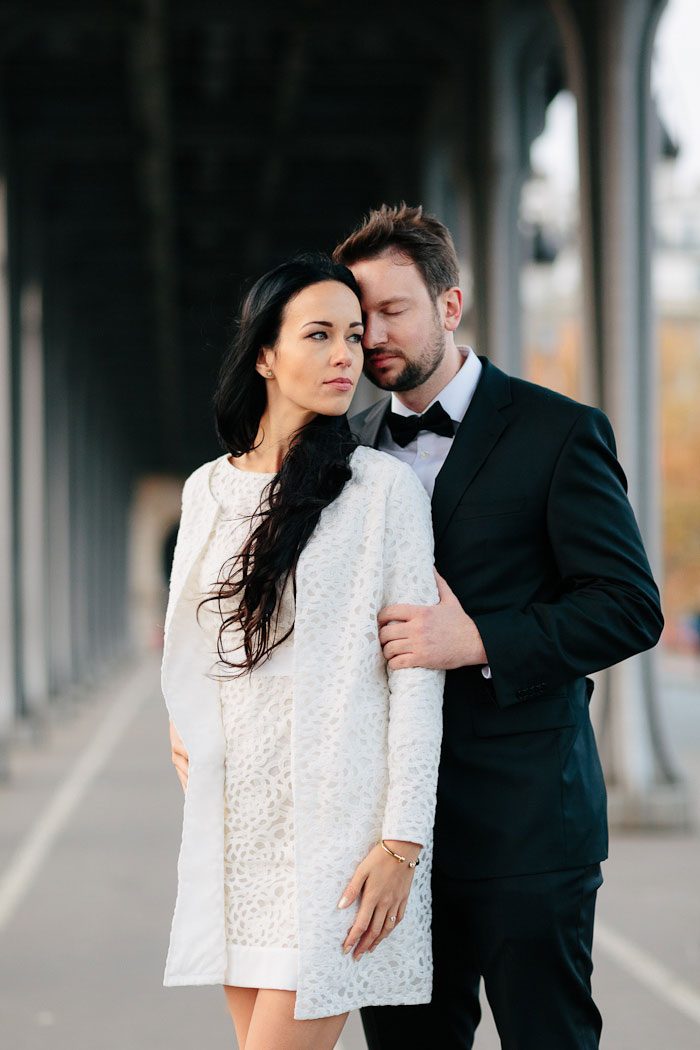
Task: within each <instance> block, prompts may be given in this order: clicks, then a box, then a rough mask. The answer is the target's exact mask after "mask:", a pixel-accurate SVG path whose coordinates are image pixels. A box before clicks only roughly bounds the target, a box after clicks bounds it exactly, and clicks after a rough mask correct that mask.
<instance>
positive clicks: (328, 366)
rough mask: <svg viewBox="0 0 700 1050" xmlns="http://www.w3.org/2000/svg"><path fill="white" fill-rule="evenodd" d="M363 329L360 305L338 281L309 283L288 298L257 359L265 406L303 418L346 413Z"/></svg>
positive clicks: (358, 365)
mask: <svg viewBox="0 0 700 1050" xmlns="http://www.w3.org/2000/svg"><path fill="white" fill-rule="evenodd" d="M362 333H363V326H362V312H361V309H360V303H359V301H358V299H357V297H356V296H355V295H354V294H353V293H352V292H351V291H350V289H349V288H347V287H346V286H345V285H344V284H340V282H338V281H322V282H321V283H320V284H312V285H310V287H308V288H304V289H303V290H302V291H301V292H299V293H298V294H297V295H295V296H294V298H293V299H290V300H289V302H288V303H287V305H286V307H285V309H284V313H283V315H282V324H281V327H280V333H279V336H278V339H277V342H276V343H275V345H274V347H269V348H264V349H262V350H261V351H260V355H259V358H258V364H257V369H258V372H259V373H260V375H261V376H262V377H263V379H264V380H265V382H266V384H267V403H268V409H269V410H270V411H271V412H273V413H275V412H280V411H282V412H284V413H285V414H288V413H290V412H291V413H292V414H293V415H295V416H296V415H301V416H302V420H303V422H308V421H309V419H311V418H313V416H315V415H323V416H340V415H342V414H343V413H344V412H347V410H348V408H349V406H350V402H351V400H352V395H353V393H354V391H355V387H356V385H357V381H358V379H359V377H360V373H361V372H362V364H363V351H362ZM268 371H270V372H272V376H269V375H268Z"/></svg>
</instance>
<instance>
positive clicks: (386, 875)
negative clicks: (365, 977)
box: [338, 839, 421, 961]
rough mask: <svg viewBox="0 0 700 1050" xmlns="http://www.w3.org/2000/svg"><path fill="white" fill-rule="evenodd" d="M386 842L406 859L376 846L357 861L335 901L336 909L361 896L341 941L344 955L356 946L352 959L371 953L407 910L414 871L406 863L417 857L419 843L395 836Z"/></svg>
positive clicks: (394, 927) (419, 848)
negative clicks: (400, 840) (352, 921)
mask: <svg viewBox="0 0 700 1050" xmlns="http://www.w3.org/2000/svg"><path fill="white" fill-rule="evenodd" d="M385 842H386V845H387V846H388V847H389V849H391V850H393V851H394V853H399V854H400V855H401V856H402V857H405V858H406V862H405V863H404V864H402V863H401V862H400V861H398V860H396V858H395V857H391V856H390V855H389V854H388V853H387V852H386V850H384V849H382V847H381V846H380V845H376V846H375V847H374V848H373V849H371V850H370V852H369V853H368V854H367V856H366V857H365V859H364V860H363V861H362V862H361V863H360V864H358V866H357V868H356V870H355V874H354V875H353V877H352V879H351V880H350V882H349V883H348V885H347V886H346V888H345V890H344V892H343V895H342V897H341V898H340V900H339V901H338V907H339V908H347V907H348V906H349V905H350V904H352V903H353V901H354V900H356V899H357V898H358V897H359V896H360V894H361V895H362V899H361V901H360V907H359V910H358V912H357V916H356V918H355V922H354V923H353V925H352V926H351V928H350V930H349V931H348V935H347V937H346V938H345V940H344V942H343V951H344V952H345V954H346V955H347V954H348V952H350V951H352V949H353V947H354V948H355V951H354V954H353V958H354V959H355V961H357V960H358V959H360V958H361V956H362V955H364V953H365V952H366V951H370V952H373V951H374V949H375V948H376V947H377V945H378V944H379V942H380V941H383V940H384V938H385V937H388V936H389V934H390V933H391V931H392V930H395V929H396V927H397V926H398V924H399V923H400V922H401V920H402V919H403V916H404V912H405V911H406V902H407V900H408V894H409V891H410V889H411V882H412V881H413V873H414V870H415V869H414V868H409V866H408V862H409V861H411V860H416V859H417V857H418V854H419V852H420V850H421V846H420V845H419V844H418V843H416V842H397V841H396V840H394V839H385Z"/></svg>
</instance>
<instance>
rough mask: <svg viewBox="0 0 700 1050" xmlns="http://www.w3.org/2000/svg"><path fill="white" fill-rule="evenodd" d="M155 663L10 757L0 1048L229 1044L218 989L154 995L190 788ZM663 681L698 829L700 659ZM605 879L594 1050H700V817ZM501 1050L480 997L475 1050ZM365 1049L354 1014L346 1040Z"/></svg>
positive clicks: (638, 848)
mask: <svg viewBox="0 0 700 1050" xmlns="http://www.w3.org/2000/svg"><path fill="white" fill-rule="evenodd" d="M157 663H158V661H157V658H156V657H155V656H153V657H150V658H148V659H146V660H142V661H139V662H136V663H135V664H134V665H133V666H131V667H129V668H127V669H125V670H123V671H121V672H120V673H119V675H117V676H115V677H114V679H113V680H112V681H111V682H110V685H109V687H105V686H102V687H101V688H99V689H95V691H94V695H87V694H83V695H82V696H80V697H76V698H75V699H74V701H73V702H72V703H71V704H69V705H67V706H66V705H64V706H63V707H62V708H61V709H60V710H59V713H58V715H57V716H56V717H54V718H53V719H52V721H51V724H50V725H49V726H48V727H47V729H46V734H45V737H44V739H43V740H41V741H39V742H37V741H33V740H26V741H24V742H21V743H19V744H18V745H17V746H16V747H15V748H14V749H13V763H12V767H13V772H12V778H11V780H10V781H9V782H8V783H7V784H5V785H3V786H1V787H0V1050H117V1048H119V1050H123V1048H124V1047H128V1048H129V1050H160V1048H161V1047H162V1048H164V1050H165V1048H167V1050H191V1047H192V1046H193V1045H196V1046H206V1047H207V1050H217V1048H219V1047H220V1048H222V1050H223V1048H228V1050H234V1048H235V1046H236V1042H235V1037H234V1032H233V1025H232V1023H231V1021H230V1019H229V1016H228V1012H227V1010H226V1007H225V1003H224V997H223V993H222V991H221V989H220V988H174V989H165V988H163V987H162V977H163V964H164V960H165V951H166V947H167V939H168V933H169V926H170V919H171V915H172V907H173V902H174V896H175V865H176V860H177V849H178V843H179V829H180V821H181V807H182V796H181V790H180V787H179V784H178V783H177V780H176V778H175V774H174V771H173V769H172V767H171V765H170V755H169V747H168V736H167V715H166V713H165V708H164V705H163V702H162V699H161V697H160V692H159V688H158V673H157ZM662 680H663V682H664V703H663V716H664V720H665V722H666V724H667V727H668V730H669V736H670V738H671V742H672V744H673V745H674V747H675V750H676V752H677V753H678V755H679V759H680V762H681V765H682V767H683V768H684V770H685V772H686V775H687V777H688V779H689V783H690V785H691V791H692V793H693V796H694V798H695V803H696V806H695V811H696V814H697V816H698V820H699V821H700V661H698V660H697V659H695V658H690V657H688V658H670V657H666V658H664V664H663V675H662ZM604 876H605V884H604V886H603V888H602V889H601V891H600V893H599V905H598V919H599V921H598V933H597V938H596V947H595V972H594V977H593V981H594V993H595V996H596V999H597V1001H598V1003H599V1006H600V1008H601V1011H602V1013H603V1017H604V1034H603V1041H602V1044H601V1046H602V1050H652V1048H653V1050H658V1048H659V1047H660V1046H662V1047H668V1048H670V1050H697V1048H698V1047H699V1046H700V831H699V830H698V825H697V824H696V826H695V829H694V830H693V831H692V832H691V833H689V834H678V833H673V834H660V833H654V834H641V835H631V834H626V835H619V834H618V835H614V836H613V840H612V844H611V857H610V860H609V861H607V862H606V864H605V866H604ZM498 1046H499V1043H498V1038H497V1036H496V1033H495V1030H494V1027H493V1022H492V1021H491V1019H490V1016H489V1014H488V1007H487V1005H486V1004H485V1017H484V1021H483V1023H482V1026H481V1028H480V1031H479V1034H478V1038H477V1042H476V1048H477V1050H498ZM363 1048H364V1041H363V1039H362V1036H361V1028H360V1025H359V1020H358V1017H357V1015H351V1017H350V1020H349V1022H348V1025H347V1026H346V1029H345V1032H344V1034H343V1036H342V1038H341V1043H340V1044H339V1050H363ZM430 1050H433V1048H430ZM436 1050H438V1048H436Z"/></svg>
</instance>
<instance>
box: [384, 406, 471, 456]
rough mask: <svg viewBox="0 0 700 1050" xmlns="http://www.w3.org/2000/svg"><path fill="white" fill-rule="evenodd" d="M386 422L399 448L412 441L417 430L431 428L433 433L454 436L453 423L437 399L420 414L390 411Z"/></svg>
mask: <svg viewBox="0 0 700 1050" xmlns="http://www.w3.org/2000/svg"><path fill="white" fill-rule="evenodd" d="M386 422H387V426H388V427H389V430H390V431H391V436H392V437H393V439H394V441H395V442H396V444H397V445H400V446H401V448H405V447H406V445H408V444H409V442H411V441H413V439H414V438H415V437H416V436H417V434H418V431H419V430H432V432H433V434H440V435H441V436H442V437H454V433H455V427H454V423H453V422H452V420H451V419H450V417H449V416H448V414H447V412H446V411H445V409H444V408H443V407H442V405H441V404H440V402H439V401H436V402H435V404H434V405H433V406H432V407H431V408H429V409H428V411H427V412H425V413H424V414H423V415H422V416H400V415H398V414H397V413H396V412H390V413H389V415H388V416H387V420H386Z"/></svg>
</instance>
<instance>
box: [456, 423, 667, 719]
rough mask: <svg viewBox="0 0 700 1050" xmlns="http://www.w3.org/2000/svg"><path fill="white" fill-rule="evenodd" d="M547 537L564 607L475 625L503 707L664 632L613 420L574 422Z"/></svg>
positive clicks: (508, 614)
mask: <svg viewBox="0 0 700 1050" xmlns="http://www.w3.org/2000/svg"><path fill="white" fill-rule="evenodd" d="M546 527H547V535H548V540H549V544H550V548H551V551H552V555H553V557H554V560H555V563H556V566H557V570H558V574H559V578H560V580H561V586H560V593H559V595H558V596H557V598H556V600H554V601H549V602H533V603H532V604H530V605H528V606H527V607H525V608H522V609H504V610H502V611H496V612H491V613H486V614H483V615H475V616H474V620H475V622H476V625H477V627H478V628H479V632H480V634H481V637H482V640H483V643H484V648H485V650H486V655H487V657H488V660H489V665H490V667H491V673H492V675H493V687H494V691H495V695H496V700H497V702H498V704H499V706H501V707H508V706H510V705H511V704H514V703H519V702H522V701H526V700H528V699H529V698H530V697H532V696H537V695H541V694H542V692H544V691H546V690H547V689H550V688H551V687H553V686H557V685H561V684H563V683H565V682H567V681H570V680H571V679H574V678H579V677H581V676H583V675H587V674H591V673H592V672H593V671H598V670H600V669H602V668H604V667H610V666H611V665H612V664H615V663H618V662H619V661H620V660H624V659H626V658H627V657H629V656H632V655H633V654H635V653H638V652H642V651H644V650H645V649H649V648H650V647H651V646H653V645H655V644H656V642H657V641H658V638H659V635H660V633H661V628H662V627H663V617H662V614H661V608H660V605H659V593H658V590H657V588H656V584H655V583H654V580H653V578H652V574H651V570H650V568H649V563H648V561H647V557H646V554H645V552H644V547H643V545H642V539H641V536H640V534H639V529H638V527H637V523H636V521H635V517H634V513H633V511H632V508H631V506H630V504H629V501H628V499H627V482H626V479H625V475H624V473H623V470H622V468H621V466H620V464H619V462H618V460H617V457H616V455H615V439H614V436H613V432H612V427H611V426H610V423H609V421H608V419H607V417H606V416H605V415H604V414H603V413H602V412H600V411H598V410H597V409H586V410H585V411H584V412H582V413H581V415H580V416H578V418H577V419H576V421H575V423H574V425H573V426H572V428H571V430H570V431H569V434H568V436H567V439H566V441H565V442H564V444H563V446H562V449H561V452H560V454H559V457H558V460H557V463H556V466H555V468H554V472H553V475H552V478H551V482H550V488H549V497H548V501H547V511H546Z"/></svg>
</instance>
